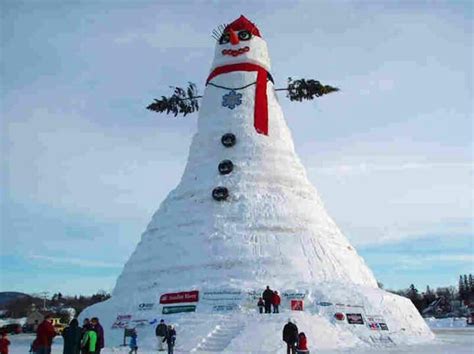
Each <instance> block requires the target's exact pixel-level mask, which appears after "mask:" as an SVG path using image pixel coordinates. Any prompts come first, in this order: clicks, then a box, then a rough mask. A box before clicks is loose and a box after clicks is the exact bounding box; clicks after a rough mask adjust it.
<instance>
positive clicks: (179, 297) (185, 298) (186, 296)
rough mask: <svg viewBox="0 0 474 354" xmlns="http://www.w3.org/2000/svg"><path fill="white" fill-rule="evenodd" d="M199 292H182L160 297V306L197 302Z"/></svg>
mask: <svg viewBox="0 0 474 354" xmlns="http://www.w3.org/2000/svg"><path fill="white" fill-rule="evenodd" d="M198 301H199V291H198V290H193V291H183V292H180V293H168V294H163V295H161V296H160V304H177V303H180V302H198Z"/></svg>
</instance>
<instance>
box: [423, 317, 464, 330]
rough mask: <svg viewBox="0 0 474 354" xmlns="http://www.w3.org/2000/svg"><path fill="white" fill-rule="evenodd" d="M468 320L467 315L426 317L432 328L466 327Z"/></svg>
mask: <svg viewBox="0 0 474 354" xmlns="http://www.w3.org/2000/svg"><path fill="white" fill-rule="evenodd" d="M466 320H467V319H466V317H450V318H434V317H428V318H425V321H426V323H427V324H428V326H429V327H430V328H464V327H467V322H466Z"/></svg>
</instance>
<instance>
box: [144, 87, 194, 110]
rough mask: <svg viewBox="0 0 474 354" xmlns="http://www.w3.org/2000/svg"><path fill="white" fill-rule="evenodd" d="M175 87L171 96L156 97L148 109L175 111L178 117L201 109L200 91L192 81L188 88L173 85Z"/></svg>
mask: <svg viewBox="0 0 474 354" xmlns="http://www.w3.org/2000/svg"><path fill="white" fill-rule="evenodd" d="M172 88H174V93H173V95H171V97H165V96H161V99H160V100H158V99H155V100H154V101H155V102H153V103H152V104H150V105H149V106H148V107H147V109H149V110H151V111H154V112H158V113H163V112H165V113H166V114H169V113H173V114H174V116H175V117H176V116H177V115H178V114H181V113H182V114H183V115H184V116H186V115H187V114H189V113H193V112H196V111H198V110H199V103H198V100H197V99H198V98H201V97H202V96H198V91H197V88H196V85H195V84H193V83H192V82H189V86H188V88H187V89H186V90H184V89H182V88H181V87H172Z"/></svg>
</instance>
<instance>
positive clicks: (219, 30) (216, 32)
mask: <svg viewBox="0 0 474 354" xmlns="http://www.w3.org/2000/svg"><path fill="white" fill-rule="evenodd" d="M226 27H227V24H222V25H219V26H217V28H214V29H213V30H212V35H211V36H212V38H214V39H215V40H216V41H219V39H220V38H221V37H222V34H223V33H224V30H225V28H226Z"/></svg>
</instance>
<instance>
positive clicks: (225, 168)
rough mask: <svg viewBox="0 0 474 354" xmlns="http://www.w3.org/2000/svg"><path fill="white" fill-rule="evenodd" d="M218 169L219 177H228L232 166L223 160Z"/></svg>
mask: <svg viewBox="0 0 474 354" xmlns="http://www.w3.org/2000/svg"><path fill="white" fill-rule="evenodd" d="M218 169H219V173H220V174H221V175H228V174H229V173H231V172H232V170H233V169H234V164H233V163H232V161H230V160H224V161H222V162H221V163H220V164H219V167H218Z"/></svg>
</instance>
